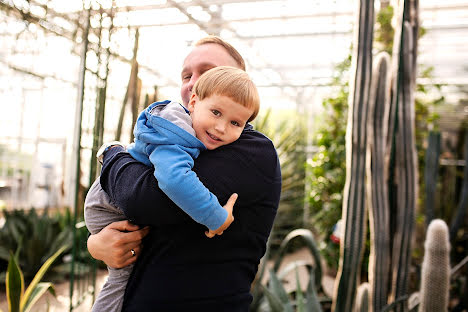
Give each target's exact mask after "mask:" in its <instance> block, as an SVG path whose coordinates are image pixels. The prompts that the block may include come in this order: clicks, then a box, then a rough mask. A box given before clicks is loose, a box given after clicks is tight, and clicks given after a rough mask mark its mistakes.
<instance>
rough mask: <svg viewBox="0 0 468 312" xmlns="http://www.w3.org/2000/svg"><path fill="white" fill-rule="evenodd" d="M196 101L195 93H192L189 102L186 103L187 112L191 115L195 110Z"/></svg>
mask: <svg viewBox="0 0 468 312" xmlns="http://www.w3.org/2000/svg"><path fill="white" fill-rule="evenodd" d="M197 101H198V96H197V95H196V94H195V93H192V96H191V97H190V101H189V102H188V105H187V106H188V107H187V108H188V110H189V112H191V113H193V110H194V108H195V103H196V102H197Z"/></svg>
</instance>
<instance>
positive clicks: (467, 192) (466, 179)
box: [450, 133, 468, 241]
mask: <svg viewBox="0 0 468 312" xmlns="http://www.w3.org/2000/svg"><path fill="white" fill-rule="evenodd" d="M467 205H468V134H466V133H465V169H464V170H463V186H462V191H461V194H460V201H459V203H458V207H457V211H456V213H455V216H454V218H453V219H452V222H451V224H450V239H451V240H452V241H453V240H454V239H455V237H457V232H458V228H459V227H460V226H461V225H462V224H463V220H465V215H466V210H467V207H466V206H467Z"/></svg>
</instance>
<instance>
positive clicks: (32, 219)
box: [0, 209, 72, 282]
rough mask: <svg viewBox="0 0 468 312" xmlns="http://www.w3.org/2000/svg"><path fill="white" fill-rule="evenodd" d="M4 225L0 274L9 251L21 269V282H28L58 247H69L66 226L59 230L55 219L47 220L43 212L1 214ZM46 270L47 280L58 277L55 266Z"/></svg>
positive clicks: (1, 237) (0, 239) (1, 240)
mask: <svg viewBox="0 0 468 312" xmlns="http://www.w3.org/2000/svg"><path fill="white" fill-rule="evenodd" d="M4 218H5V224H4V225H3V227H2V228H1V229H0V271H1V272H3V275H4V274H5V273H4V272H5V271H6V269H7V263H8V262H7V261H9V253H10V251H15V252H16V253H17V254H18V265H19V266H20V267H22V268H23V274H24V279H25V280H26V281H27V282H29V281H31V280H32V278H33V277H34V275H35V273H36V272H37V271H38V270H39V268H40V267H41V266H42V264H43V263H44V262H45V261H46V260H47V259H48V258H49V257H51V256H52V255H53V254H54V253H56V252H57V250H59V248H61V246H68V247H67V250H69V249H70V248H71V242H72V231H71V227H70V226H64V227H62V226H61V225H60V224H59V221H58V220H57V218H54V217H50V216H49V215H48V212H47V210H44V212H43V213H42V214H38V213H37V212H36V210H35V209H30V210H29V211H24V210H13V211H4ZM60 263H61V262H58V263H55V264H54V267H53V268H52V269H51V270H49V271H48V278H49V279H54V278H62V277H63V274H62V273H58V272H56V271H55V268H56V267H57V265H59V264H60Z"/></svg>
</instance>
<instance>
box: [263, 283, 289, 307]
mask: <svg viewBox="0 0 468 312" xmlns="http://www.w3.org/2000/svg"><path fill="white" fill-rule="evenodd" d="M262 287H263V293H264V294H265V297H266V298H267V301H268V304H269V305H270V310H269V311H271V312H284V311H285V307H284V305H283V303H282V302H281V300H280V299H279V298H278V297H277V296H276V295H275V294H274V293H273V292H272V291H271V290H270V289H268V288H267V287H264V286H263V285H262ZM289 311H291V312H292V311H293V310H289Z"/></svg>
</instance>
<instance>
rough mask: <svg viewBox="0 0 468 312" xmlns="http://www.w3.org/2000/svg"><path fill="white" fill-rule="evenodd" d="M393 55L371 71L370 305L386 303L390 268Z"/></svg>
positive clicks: (378, 307)
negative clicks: (389, 131)
mask: <svg viewBox="0 0 468 312" xmlns="http://www.w3.org/2000/svg"><path fill="white" fill-rule="evenodd" d="M389 66H390V56H389V55H388V53H386V52H382V53H380V54H378V55H377V57H376V59H375V64H374V69H373V73H372V84H371V90H370V102H369V120H368V125H369V128H368V148H369V151H368V157H369V158H368V166H367V196H368V208H369V225H370V256H369V283H370V291H369V295H370V298H371V306H372V310H373V311H380V310H382V308H383V307H384V306H386V304H387V297H388V280H389V270H390V239H389V237H390V217H389V203H388V188H387V175H388V172H387V167H386V164H387V161H386V155H387V153H386V151H387V145H386V138H387V123H388V110H389V101H390V70H389Z"/></svg>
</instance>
